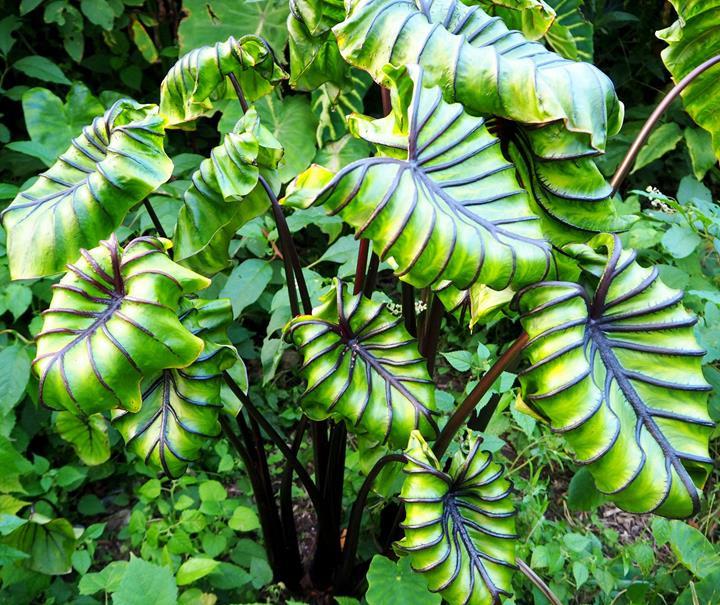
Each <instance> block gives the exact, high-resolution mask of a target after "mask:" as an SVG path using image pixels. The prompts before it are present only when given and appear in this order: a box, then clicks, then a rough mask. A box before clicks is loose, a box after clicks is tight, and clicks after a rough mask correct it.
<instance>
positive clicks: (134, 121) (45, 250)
mask: <svg viewBox="0 0 720 605" xmlns="http://www.w3.org/2000/svg"><path fill="white" fill-rule="evenodd" d="M164 134H165V133H164V128H163V120H162V118H161V117H160V116H159V115H158V114H157V107H156V106H155V105H139V104H138V103H135V102H134V101H130V100H127V99H126V100H121V101H118V102H117V103H115V104H114V105H113V106H112V107H111V108H110V109H108V111H107V112H106V113H105V115H103V116H101V117H98V118H95V120H93V123H92V124H91V125H90V126H86V127H85V128H84V129H83V132H82V134H81V135H80V136H79V137H77V138H76V139H74V140H73V143H72V145H71V146H70V147H69V148H68V150H67V151H66V152H65V153H64V154H62V155H61V156H60V157H59V158H58V160H57V162H56V163H55V164H54V165H53V166H52V167H51V168H50V169H49V170H47V171H46V172H43V173H42V174H41V175H40V176H39V177H38V180H37V181H36V182H35V183H34V184H33V185H32V186H31V187H30V188H28V189H27V190H26V191H23V192H21V193H19V194H18V196H17V197H16V198H15V199H14V200H13V202H12V204H11V205H10V206H9V207H8V208H7V210H5V212H4V213H3V222H4V225H5V229H6V230H7V232H8V256H9V257H10V273H11V275H12V277H13V279H25V278H30V277H41V276H44V275H51V274H54V273H59V272H61V271H63V270H64V268H65V264H66V263H68V262H72V261H74V260H75V259H76V258H77V256H78V254H79V253H80V248H83V247H94V246H96V245H97V243H98V241H100V240H101V239H102V238H104V237H108V236H109V235H110V234H111V233H112V232H113V231H114V230H115V229H116V228H117V227H118V226H119V225H120V224H121V223H122V220H123V219H124V218H125V215H126V214H127V212H128V210H130V208H132V207H133V206H134V205H135V204H137V203H138V202H140V201H142V199H143V198H144V197H145V196H146V195H148V194H149V193H150V192H152V191H153V190H155V189H156V188H157V187H158V186H160V185H161V184H162V183H164V182H165V181H166V180H167V179H168V178H169V177H170V174H171V173H172V162H171V161H170V158H168V156H167V155H166V154H165V151H164V150H163V137H164Z"/></svg>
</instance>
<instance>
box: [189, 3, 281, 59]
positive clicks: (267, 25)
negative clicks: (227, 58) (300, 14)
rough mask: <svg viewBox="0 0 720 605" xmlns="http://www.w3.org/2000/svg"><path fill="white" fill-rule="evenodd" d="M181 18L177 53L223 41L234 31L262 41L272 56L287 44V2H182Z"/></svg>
mask: <svg viewBox="0 0 720 605" xmlns="http://www.w3.org/2000/svg"><path fill="white" fill-rule="evenodd" d="M182 8H183V13H184V14H185V17H184V18H183V20H182V21H181V22H180V27H179V29H178V42H179V44H180V54H181V55H184V54H185V53H188V52H190V51H191V50H192V49H194V48H200V47H201V46H205V45H207V44H213V43H214V42H221V41H223V40H227V39H228V37H230V36H235V35H237V34H238V31H240V32H241V33H242V32H252V33H253V34H255V35H257V36H261V37H263V38H265V39H266V40H267V41H268V42H269V43H270V46H271V47H272V49H273V51H274V52H275V55H277V56H282V54H283V49H284V48H285V44H286V43H287V37H288V32H287V27H286V24H285V22H286V20H287V16H288V14H289V13H290V9H289V6H288V2H287V0H267V1H265V2H256V1H254V0H183V3H182Z"/></svg>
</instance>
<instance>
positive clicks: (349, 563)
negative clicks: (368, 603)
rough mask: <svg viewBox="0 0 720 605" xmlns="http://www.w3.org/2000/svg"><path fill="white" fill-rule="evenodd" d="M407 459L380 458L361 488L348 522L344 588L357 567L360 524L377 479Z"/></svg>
mask: <svg viewBox="0 0 720 605" xmlns="http://www.w3.org/2000/svg"><path fill="white" fill-rule="evenodd" d="M406 460H407V458H406V457H405V454H388V455H387V456H383V457H382V458H380V459H379V460H378V461H377V462H376V463H375V465H374V466H373V467H372V468H371V469H370V472H369V473H368V475H367V477H366V478H365V481H364V482H363V484H362V486H361V487H360V491H359V492H358V495H357V498H355V502H354V503H353V505H352V509H351V510H350V521H349V522H348V529H347V534H346V535H345V548H344V549H343V563H342V569H341V571H340V582H339V584H340V585H341V586H342V585H344V584H346V583H347V581H348V580H349V579H350V576H351V574H352V569H353V566H354V565H355V554H356V553H357V547H358V543H359V541H360V523H361V522H362V514H363V511H364V510H365V503H366V502H367V497H368V495H369V494H370V490H371V489H372V486H373V484H374V483H375V479H377V476H378V475H379V474H380V472H381V471H382V470H383V468H385V466H386V465H387V464H390V463H392V462H405V461H406Z"/></svg>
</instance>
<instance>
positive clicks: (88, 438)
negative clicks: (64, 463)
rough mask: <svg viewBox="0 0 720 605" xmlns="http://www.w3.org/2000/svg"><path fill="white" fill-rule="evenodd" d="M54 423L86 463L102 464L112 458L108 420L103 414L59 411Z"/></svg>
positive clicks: (91, 464)
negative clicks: (79, 413) (88, 414)
mask: <svg viewBox="0 0 720 605" xmlns="http://www.w3.org/2000/svg"><path fill="white" fill-rule="evenodd" d="M54 424H55V430H56V431H57V432H58V434H59V435H60V436H61V437H62V438H63V439H64V440H65V441H67V442H68V443H70V444H71V445H72V446H73V448H74V450H75V452H76V453H77V455H78V457H79V458H80V460H82V461H83V462H84V463H85V464H88V465H90V466H93V465H96V464H102V463H103V462H106V461H107V460H108V458H110V440H109V438H108V432H107V420H105V417H104V416H103V415H102V414H91V415H90V416H85V415H77V414H73V413H71V412H58V414H57V416H56V417H55V421H54Z"/></svg>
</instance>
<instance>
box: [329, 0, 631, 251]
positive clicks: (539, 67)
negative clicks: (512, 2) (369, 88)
mask: <svg viewBox="0 0 720 605" xmlns="http://www.w3.org/2000/svg"><path fill="white" fill-rule="evenodd" d="M333 31H334V32H335V34H336V36H337V40H338V44H339V47H340V51H341V52H342V54H343V56H344V57H345V59H346V60H347V61H349V62H350V63H351V64H352V65H354V66H356V67H360V68H362V69H364V70H366V71H368V72H369V73H370V75H371V76H372V77H373V78H375V80H376V81H378V82H382V81H383V80H384V78H385V75H384V67H385V64H386V63H392V64H393V65H407V64H411V63H418V64H419V65H421V66H422V67H424V68H425V69H426V70H427V75H426V77H425V82H424V85H425V86H431V85H439V86H440V87H441V88H442V89H443V94H444V96H445V98H446V99H447V100H448V101H459V102H460V103H462V104H463V106H464V107H465V108H466V109H467V111H469V112H471V113H472V114H475V115H478V114H479V115H485V116H488V115H494V116H497V117H498V118H501V119H500V120H496V122H497V123H496V124H495V130H496V131H497V133H498V136H499V137H500V138H501V139H502V140H503V141H504V142H506V141H507V142H510V141H512V142H513V146H512V147H515V146H519V147H520V150H519V151H518V150H517V149H513V148H512V147H511V149H510V151H511V152H513V153H512V160H513V162H515V163H516V164H521V163H522V164H527V167H526V168H524V169H525V170H526V171H528V172H529V174H528V175H526V176H523V178H522V184H523V186H524V187H525V188H526V189H528V191H530V192H531V193H533V194H534V195H535V197H536V198H537V203H538V205H539V206H540V208H541V209H543V210H545V212H547V215H548V216H547V218H546V221H545V222H546V223H548V224H549V225H550V226H551V227H554V229H552V230H549V231H548V235H552V236H553V241H554V238H555V237H557V238H558V243H560V244H563V243H565V242H567V241H569V240H570V239H575V240H582V239H587V234H585V233H583V231H594V232H597V231H602V230H605V231H616V230H620V229H623V228H627V227H628V224H627V219H625V220H621V219H619V218H618V217H617V213H616V211H615V208H614V205H613V203H612V201H611V200H610V199H609V198H608V195H609V193H610V187H609V186H608V184H607V183H606V182H605V180H604V178H603V177H602V175H601V174H600V172H599V170H598V169H597V167H596V166H595V164H594V162H593V160H592V159H590V158H589V157H588V156H592V155H597V154H598V153H601V152H602V151H603V150H604V148H605V144H606V141H607V137H608V136H609V135H612V134H615V133H617V132H618V130H619V129H620V126H621V124H622V118H623V106H622V103H620V101H619V100H618V98H617V96H616V94H615V91H614V89H613V85H612V82H611V81H610V80H609V79H608V78H607V76H605V75H604V74H603V73H602V72H600V71H599V70H597V69H596V68H595V67H594V66H593V65H591V64H589V63H582V62H577V61H570V60H567V59H564V58H563V57H561V56H559V55H557V54H555V53H552V52H550V51H548V50H547V49H546V48H545V47H544V46H543V45H542V44H539V43H537V42H531V41H529V40H527V39H526V38H525V37H524V36H523V35H522V34H521V33H520V32H517V31H513V30H509V29H508V28H507V27H506V25H505V24H504V23H503V22H502V20H500V19H499V18H498V17H491V16H489V15H488V14H487V13H485V12H484V11H483V10H482V9H480V8H478V7H477V6H467V5H466V4H464V3H462V2H455V1H454V0H414V1H410V2H406V1H405V0H361V1H358V2H353V3H352V5H351V6H350V8H349V13H348V17H347V19H346V20H345V21H343V22H342V23H340V24H338V25H337V26H336V27H335V28H333ZM508 120H511V121H512V122H509V121H508ZM513 122H515V123H513ZM521 152H522V153H525V152H528V153H529V157H523V155H521ZM518 167H520V166H518ZM578 187H579V189H578ZM555 221H560V222H561V223H562V225H561V226H560V228H557V225H556V224H554V223H555ZM565 224H567V225H570V226H573V227H575V228H576V229H579V230H581V231H580V232H575V231H572V232H570V233H566V231H567V229H566V227H565ZM569 236H572V237H569ZM554 243H555V242H554Z"/></svg>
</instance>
